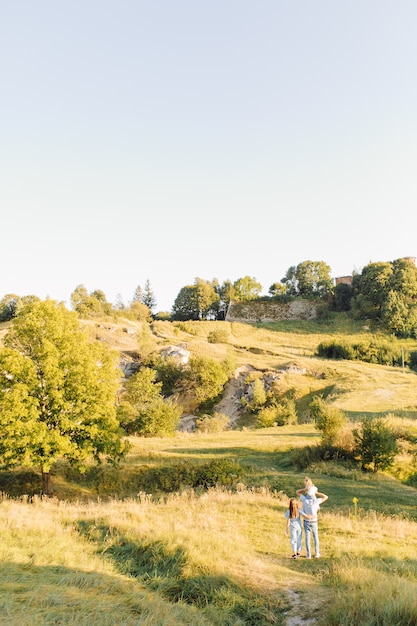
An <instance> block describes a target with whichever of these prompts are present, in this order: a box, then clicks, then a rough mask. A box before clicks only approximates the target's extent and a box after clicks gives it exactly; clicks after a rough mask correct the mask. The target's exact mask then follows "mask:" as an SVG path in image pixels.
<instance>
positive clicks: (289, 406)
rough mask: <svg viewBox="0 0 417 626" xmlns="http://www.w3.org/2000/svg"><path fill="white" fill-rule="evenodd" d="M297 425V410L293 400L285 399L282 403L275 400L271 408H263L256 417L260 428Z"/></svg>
mask: <svg viewBox="0 0 417 626" xmlns="http://www.w3.org/2000/svg"><path fill="white" fill-rule="evenodd" d="M296 423H297V409H296V406H295V401H294V399H293V398H283V399H282V400H281V401H280V402H279V401H277V400H275V401H274V402H273V403H272V404H270V405H269V406H265V407H263V408H262V409H261V410H260V411H259V413H258V415H257V416H256V426H257V427H258V428H268V427H269V426H275V425H276V426H285V424H296Z"/></svg>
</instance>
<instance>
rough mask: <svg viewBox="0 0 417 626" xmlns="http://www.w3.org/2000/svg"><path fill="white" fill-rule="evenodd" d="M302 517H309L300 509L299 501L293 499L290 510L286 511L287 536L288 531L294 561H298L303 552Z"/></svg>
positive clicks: (289, 506)
mask: <svg viewBox="0 0 417 626" xmlns="http://www.w3.org/2000/svg"><path fill="white" fill-rule="evenodd" d="M300 515H304V516H305V517H309V516H306V514H305V513H304V511H303V509H299V508H298V504H297V499H296V498H291V499H290V502H289V505H288V509H287V510H286V511H285V517H286V519H287V523H286V526H285V534H286V535H288V531H289V533H290V542H291V548H292V557H291V558H293V559H296V558H297V557H298V556H300V552H301V539H302V527H301V518H300Z"/></svg>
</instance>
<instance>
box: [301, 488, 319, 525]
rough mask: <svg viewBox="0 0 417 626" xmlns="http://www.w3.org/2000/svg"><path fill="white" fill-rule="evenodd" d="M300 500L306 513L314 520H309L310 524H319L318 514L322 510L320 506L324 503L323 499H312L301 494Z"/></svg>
mask: <svg viewBox="0 0 417 626" xmlns="http://www.w3.org/2000/svg"><path fill="white" fill-rule="evenodd" d="M300 500H301V502H302V505H303V509H304V513H305V514H306V515H311V516H312V519H307V521H308V522H317V512H318V510H319V508H320V504H321V503H322V502H323V498H311V497H310V496H305V495H304V494H301V496H300Z"/></svg>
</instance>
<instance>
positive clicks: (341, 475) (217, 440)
mask: <svg viewBox="0 0 417 626" xmlns="http://www.w3.org/2000/svg"><path fill="white" fill-rule="evenodd" d="M90 326H91V328H92V332H93V333H94V335H95V336H96V337H97V338H100V339H101V340H104V341H107V342H108V343H109V344H110V345H112V347H114V348H115V349H118V350H119V351H120V352H121V354H123V357H124V358H139V355H140V354H143V353H144V352H146V351H150V350H158V349H161V348H162V347H164V346H167V345H174V344H175V345H176V344H180V343H181V344H185V345H186V347H187V348H188V350H190V352H191V353H192V354H201V355H204V356H209V357H211V358H215V359H223V358H224V357H225V356H231V357H232V358H233V359H235V361H236V366H241V365H251V366H252V367H254V368H257V369H260V370H266V369H272V370H277V371H278V370H285V368H287V367H288V366H290V365H296V366H297V367H298V368H299V373H290V372H286V373H283V374H282V376H283V384H285V385H288V386H289V387H295V388H296V389H297V403H298V408H299V411H300V412H301V413H302V410H303V408H304V409H305V408H306V407H307V406H308V401H309V399H311V397H312V395H313V394H314V393H317V392H323V393H326V395H327V397H328V398H329V399H330V400H331V401H332V402H333V403H334V404H335V405H336V406H339V407H340V408H343V410H344V411H346V413H347V415H348V416H349V417H350V419H352V420H354V421H357V420H359V419H361V418H362V417H363V416H364V415H369V414H371V415H379V414H390V415H391V417H390V419H391V420H393V421H394V422H395V424H396V427H397V430H398V429H399V428H400V426H401V427H402V428H404V429H405V430H407V432H414V431H415V427H416V423H417V421H416V417H417V384H416V382H417V377H416V374H414V373H413V372H411V371H408V370H405V371H402V369H401V368H393V367H382V366H376V365H370V364H365V363H359V362H348V361H337V362H334V361H327V360H324V359H319V358H317V357H316V356H315V352H316V349H317V346H318V344H319V343H320V341H323V340H324V339H325V338H331V337H332V338H334V337H335V336H341V337H342V336H344V337H362V336H364V335H366V334H367V333H368V332H369V331H367V330H366V329H364V328H362V327H361V326H360V325H356V326H355V325H353V324H352V323H351V322H349V320H347V319H346V318H345V317H344V316H340V317H338V318H335V319H332V320H330V321H329V322H326V323H324V322H322V323H320V322H309V323H306V322H303V323H301V322H300V323H289V322H287V323H279V324H267V325H260V326H259V327H258V326H254V325H246V324H238V323H232V324H228V323H225V322H193V323H189V322H187V323H177V324H171V323H169V322H157V323H155V324H154V326H153V333H152V335H151V336H149V335H147V334H146V333H144V331H143V328H142V327H141V325H140V324H134V323H131V322H129V323H128V322H126V323H124V322H122V323H120V322H119V323H117V324H116V323H113V322H110V321H109V322H107V321H95V322H90ZM216 328H221V329H222V331H223V330H224V329H225V328H226V329H227V331H228V333H227V337H224V339H226V340H225V341H222V343H210V342H209V341H208V337H209V336H210V333H211V332H212V331H213V330H214V329H216ZM128 329H129V330H128ZM404 346H405V348H406V349H416V347H415V346H414V345H413V344H412V343H411V342H408V343H407V344H404ZM304 370H305V373H300V372H304ZM318 438H319V437H318V433H317V431H316V430H315V429H314V427H313V425H312V424H311V423H309V422H308V421H306V422H305V423H301V424H297V425H291V426H283V427H274V428H267V429H256V430H255V429H251V428H247V427H245V426H244V425H243V424H237V427H236V428H235V429H233V430H229V431H226V432H224V433H219V434H201V433H200V434H199V433H178V434H177V435H176V436H175V437H173V438H169V439H163V438H149V439H143V438H138V437H132V438H130V442H131V444H132V447H131V450H130V453H129V455H128V457H127V459H126V460H125V461H124V462H123V463H122V465H121V466H120V467H119V468H112V467H107V466H102V467H99V468H93V467H91V469H89V470H88V471H87V472H86V473H85V474H84V475H80V474H78V473H77V472H75V471H74V470H73V469H71V468H70V467H69V466H68V465H67V464H65V463H64V462H62V463H60V464H57V466H56V467H55V468H54V472H53V473H54V476H53V481H54V493H55V498H52V499H46V500H45V499H41V498H39V497H38V496H36V495H34V494H36V489H37V485H39V482H37V481H38V480H39V476H38V475H37V473H36V471H33V472H32V471H28V470H26V471H20V472H19V471H17V472H16V471H15V472H6V471H2V472H0V480H1V485H0V488H1V489H2V490H3V492H9V493H14V494H15V497H9V496H6V495H4V496H3V499H2V501H1V504H0V525H1V528H2V542H1V549H0V555H1V556H0V562H1V573H0V582H1V585H0V607H1V611H0V624H7V625H10V626H26V625H29V624H30V625H31V626H32V625H39V626H40V625H49V624H51V625H52V624H73V625H75V624H77V625H83V624H85V625H87V624H88V625H89V626H90V625H91V624H100V626H101V625H103V626H107V625H109V626H121V625H126V626H128V625H129V626H130V625H132V626H133V625H139V624H140V625H147V626H148V625H152V626H153V625H155V626H168V625H173V626H174V625H178V624H189V625H190V626H191V625H193V626H194V625H195V626H200V625H201V626H205V625H212V626H221V625H227V626H229V625H230V626H232V625H233V626H240V625H247V626H249V625H265V626H266V625H268V624H276V625H287V626H303V625H304V624H305V625H307V624H309V625H310V626H311V624H312V623H314V624H317V625H318V626H320V625H326V626H333V625H334V626H336V625H340V624H342V625H343V624H344V625H346V626H348V625H349V626H351V625H353V624H354V625H355V626H365V625H368V626H369V625H372V624H375V625H376V624H378V625H382V626H393V625H394V624H395V625H396V626H403V625H404V626H405V625H408V626H409V625H411V624H417V605H416V602H415V598H416V597H417V560H416V558H415V555H416V554H417V512H416V511H417V508H416V502H417V490H416V489H415V488H413V487H412V486H410V485H407V484H405V482H404V474H403V470H404V467H405V466H407V467H408V468H409V471H411V470H412V464H413V462H414V463H415V461H413V449H412V447H409V448H408V449H407V450H405V451H404V450H403V451H402V453H401V455H400V456H399V457H398V459H397V462H396V465H395V467H394V469H393V471H391V472H389V473H388V472H385V473H378V474H373V473H364V472H361V471H360V470H359V469H358V468H355V467H353V466H349V465H348V464H343V463H336V462H321V463H315V464H312V465H311V466H309V467H307V468H300V467H299V466H297V465H296V464H295V463H294V450H297V449H302V448H303V447H304V446H307V445H310V446H311V445H314V444H315V443H316V442H317V441H318ZM416 439H417V437H416ZM414 452H415V451H414ZM222 460H224V461H229V460H233V461H234V462H235V463H236V466H235V467H236V470H235V476H234V481H233V484H232V485H230V486H228V487H225V486H223V487H219V486H217V487H216V486H213V487H209V488H201V487H194V488H190V486H189V485H187V484H186V482H187V476H189V474H187V472H188V471H189V470H190V468H192V467H194V466H200V467H201V466H205V467H207V468H209V470H212V468H213V465H210V464H213V463H214V462H221V461H222ZM414 471H415V472H416V473H417V467H415V470H414ZM306 472H308V473H309V474H310V475H311V476H312V478H313V480H314V482H315V483H316V484H317V485H318V487H319V489H320V490H321V491H323V492H324V493H326V494H327V495H328V496H329V500H328V502H326V503H325V504H323V505H322V507H321V511H320V537H321V546H322V558H321V559H319V560H315V559H312V560H311V561H309V560H306V559H304V558H300V559H298V560H296V561H293V560H292V559H291V558H290V555H291V548H290V543H289V539H288V537H286V536H284V528H285V521H284V512H285V510H286V508H287V506H288V498H289V497H291V496H293V495H294V494H295V490H296V489H297V488H298V487H301V486H302V483H303V478H304V474H305V473H306ZM208 473H209V471H208V470H207V475H208ZM182 477H183V478H182ZM181 478H182V479H183V481H184V484H181ZM174 484H176V485H178V484H179V485H180V486H179V487H178V488H177V489H176V490H175V491H172V492H171V493H170V492H169V486H170V485H174ZM156 486H157V488H155V487H156ZM24 494H27V495H26V496H25V495H24ZM312 618H314V620H315V621H314V622H311V621H308V620H310V619H312Z"/></svg>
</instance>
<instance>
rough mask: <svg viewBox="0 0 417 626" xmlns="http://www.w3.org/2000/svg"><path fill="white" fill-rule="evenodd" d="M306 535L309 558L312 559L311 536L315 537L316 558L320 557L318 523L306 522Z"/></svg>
mask: <svg viewBox="0 0 417 626" xmlns="http://www.w3.org/2000/svg"><path fill="white" fill-rule="evenodd" d="M304 533H305V542H306V552H307V555H306V556H307V558H308V557H311V535H313V541H314V551H315V554H316V556H319V555H320V544H319V525H318V522H311V521H309V520H307V519H305V520H304Z"/></svg>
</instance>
